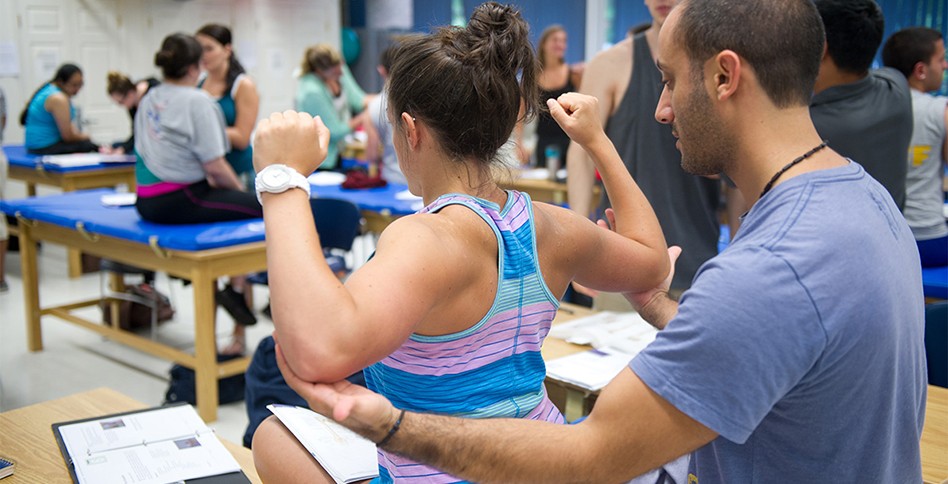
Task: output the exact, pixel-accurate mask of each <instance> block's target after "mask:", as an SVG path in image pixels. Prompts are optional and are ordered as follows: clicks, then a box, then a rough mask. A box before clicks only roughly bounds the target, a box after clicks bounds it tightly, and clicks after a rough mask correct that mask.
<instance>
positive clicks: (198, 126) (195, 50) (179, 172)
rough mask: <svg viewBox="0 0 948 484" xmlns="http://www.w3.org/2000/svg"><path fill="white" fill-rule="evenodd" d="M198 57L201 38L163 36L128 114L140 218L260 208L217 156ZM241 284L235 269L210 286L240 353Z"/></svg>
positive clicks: (219, 129)
mask: <svg viewBox="0 0 948 484" xmlns="http://www.w3.org/2000/svg"><path fill="white" fill-rule="evenodd" d="M200 60H201V45H200V44H199V43H198V42H197V40H195V39H194V37H191V36H190V35H186V34H180V33H179V34H172V35H169V36H168V37H165V39H164V42H162V44H161V50H160V51H158V53H157V54H155V65H156V66H158V67H160V68H161V71H162V73H163V74H164V79H163V80H162V83H161V84H160V85H158V86H156V87H154V88H152V89H151V91H149V92H148V94H147V95H146V96H145V98H144V99H142V101H141V103H140V104H139V107H138V113H137V114H136V115H135V132H136V133H138V136H136V137H135V153H136V155H137V156H138V161H137V164H136V166H135V179H136V182H137V188H136V191H137V193H138V200H137V202H136V203H135V207H136V208H137V209H138V213H139V214H140V215H141V217H142V218H143V219H145V220H149V221H152V222H157V223H162V224H191V223H207V222H220V221H226V220H241V219H247V218H257V217H260V216H261V215H262V213H261V210H260V204H259V203H258V202H257V199H256V197H255V196H254V195H253V194H251V193H248V192H246V191H244V189H243V185H242V184H241V183H240V180H238V179H237V175H236V174H235V173H234V169H233V168H231V166H230V164H228V163H227V160H225V159H224V153H226V152H227V148H228V145H227V135H226V134H225V132H224V117H223V115H222V114H221V110H220V107H218V105H217V103H215V102H214V100H213V99H211V97H210V96H208V95H207V93H205V92H204V91H202V90H200V89H197V82H198V77H199V75H200V72H201V70H200V67H199V66H198V64H199V62H200ZM245 287H248V286H247V284H246V281H245V277H240V278H237V277H234V278H232V279H231V285H229V286H227V287H226V288H225V289H224V291H222V292H219V293H218V294H217V296H218V298H217V299H218V302H219V303H220V304H221V305H222V306H224V308H225V309H226V310H227V311H228V312H229V313H230V315H231V316H232V317H233V318H234V319H235V320H236V322H237V325H235V327H234V341H233V343H232V344H231V346H229V347H228V348H227V349H225V350H223V351H222V353H225V354H236V353H242V352H243V350H244V326H246V325H251V324H254V323H256V322H257V319H256V317H255V316H254V314H253V312H252V311H251V310H250V308H249V307H247V305H246V303H245V302H244V299H243V295H242V294H240V292H241V291H243V290H245Z"/></svg>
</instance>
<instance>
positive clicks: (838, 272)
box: [630, 163, 927, 484]
mask: <svg viewBox="0 0 948 484" xmlns="http://www.w3.org/2000/svg"><path fill="white" fill-rule="evenodd" d="M921 288H922V284H921V271H920V264H919V259H918V250H917V249H916V247H915V242H914V238H913V237H912V232H911V231H910V230H909V228H908V225H907V224H906V223H905V220H904V219H903V218H902V216H901V214H900V213H899V210H898V208H897V207H896V206H895V203H893V201H892V197H891V196H889V194H888V192H886V190H885V188H883V187H882V185H880V184H879V183H878V182H876V181H875V180H874V179H872V178H871V177H870V176H868V175H867V174H866V172H865V171H864V170H863V168H862V167H861V166H859V165H858V164H856V163H850V164H849V165H848V166H845V167H840V168H835V169H830V170H823V171H817V172H810V173H806V174H803V175H800V176H797V177H794V178H792V179H789V180H787V181H786V182H784V183H781V184H780V185H778V186H777V187H775V188H774V189H773V191H771V192H770V193H768V194H767V195H766V196H765V197H763V198H762V199H761V200H759V201H758V202H757V203H756V204H755V205H754V206H753V207H752V208H751V210H750V212H749V213H748V214H747V215H746V216H745V218H744V220H743V223H742V226H741V229H740V230H739V231H738V233H737V237H736V238H735V239H734V241H733V242H732V244H731V245H730V247H728V248H727V249H726V250H725V251H724V252H723V253H721V254H720V255H718V256H717V257H715V258H713V259H711V260H709V261H708V262H707V263H705V264H704V265H703V266H702V267H701V268H700V269H699V271H698V273H697V274H696V276H695V279H694V282H693V284H692V286H691V289H690V290H688V291H686V292H685V293H684V294H683V296H682V299H681V303H680V305H679V308H678V314H677V316H676V317H675V318H674V319H673V320H672V321H671V322H669V324H668V325H667V326H666V328H665V329H664V330H663V331H660V332H659V334H658V337H657V338H656V340H655V342H654V343H652V344H651V345H650V346H648V347H647V348H646V349H645V350H644V351H642V352H641V353H640V354H639V355H638V356H637V357H636V358H635V359H633V360H632V362H631V363H630V367H631V368H632V370H633V371H634V372H635V373H636V374H637V375H638V376H639V377H640V378H641V379H642V380H643V381H644V382H645V383H646V384H647V385H648V386H649V387H650V388H651V389H652V390H654V391H655V392H657V393H658V394H659V395H661V396H662V397H663V398H664V399H665V400H667V401H668V402H669V403H671V404H672V405H674V406H675V407H676V408H678V409H679V410H681V411H682V412H684V413H685V414H687V415H689V416H690V417H692V418H693V419H695V420H697V421H698V422H701V423H702V424H703V425H705V426H707V427H708V428H710V429H711V430H713V431H715V432H717V433H718V434H719V437H718V438H716V439H715V440H713V441H712V442H711V443H709V444H708V445H706V446H704V447H702V448H700V449H698V450H697V451H695V453H694V455H693V459H692V464H691V465H692V473H693V474H695V475H696V476H697V479H698V481H697V482H699V483H700V484H709V483H718V482H757V483H759V482H878V483H907V482H921V480H922V476H921V464H920V456H919V438H920V436H921V432H922V425H923V420H924V411H925V410H924V409H925V397H926V381H927V376H926V366H925V349H924V300H923V297H922V290H921Z"/></svg>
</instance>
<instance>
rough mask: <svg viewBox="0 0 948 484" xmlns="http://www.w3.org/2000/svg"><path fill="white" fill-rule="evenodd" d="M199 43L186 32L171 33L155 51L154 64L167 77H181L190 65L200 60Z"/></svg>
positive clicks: (185, 73)
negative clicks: (159, 48)
mask: <svg viewBox="0 0 948 484" xmlns="http://www.w3.org/2000/svg"><path fill="white" fill-rule="evenodd" d="M202 53H203V51H202V49H201V44H199V43H198V41H197V40H195V39H194V37H191V36H190V35H188V34H182V33H177V34H171V35H169V36H167V37H165V40H163V41H162V42H161V50H159V51H158V52H156V53H155V65H156V66H158V67H160V68H161V73H162V74H163V75H164V76H165V78H167V79H181V78H182V77H184V76H186V75H187V74H188V69H190V68H191V66H196V65H198V63H200V62H201V54H202Z"/></svg>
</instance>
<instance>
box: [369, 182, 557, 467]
mask: <svg viewBox="0 0 948 484" xmlns="http://www.w3.org/2000/svg"><path fill="white" fill-rule="evenodd" d="M507 193H508V198H507V203H506V204H505V205H504V207H503V208H501V207H499V206H498V205H496V204H494V203H491V202H488V201H486V200H482V199H478V198H474V197H470V196H468V195H461V194H448V195H444V196H442V197H440V198H438V199H437V200H435V201H434V202H433V203H432V204H431V205H429V206H427V207H425V208H424V209H422V210H421V212H420V213H435V212H437V211H439V210H441V209H442V208H444V207H446V206H448V205H463V206H465V207H468V208H470V209H471V210H472V211H474V212H475V213H477V214H478V215H480V217H481V218H482V219H484V221H485V222H486V223H487V224H488V225H490V226H491V228H492V229H493V231H494V233H495V235H496V237H497V243H498V248H499V253H500V257H499V261H498V289H497V295H496V296H495V298H494V302H493V304H492V306H491V308H490V310H489V311H488V313H487V314H486V315H484V317H483V318H482V319H481V321H479V322H478V323H477V324H475V325H473V326H471V327H470V328H468V329H466V330H464V331H461V332H457V333H453V334H448V335H439V336H423V335H417V334H416V335H412V336H411V337H410V338H409V339H408V341H406V342H405V343H404V344H403V345H402V346H401V347H400V348H399V349H397V350H396V351H395V352H394V353H392V354H391V355H389V356H388V357H386V358H385V359H383V360H382V361H380V362H378V363H376V364H374V365H372V366H370V367H369V368H366V370H365V376H366V383H367V384H368V386H369V388H371V389H372V390H374V391H377V392H379V393H381V394H382V395H385V396H386V397H387V398H389V399H390V400H391V401H392V403H394V404H395V405H396V406H398V407H400V408H405V409H408V410H414V411H419V412H430V413H440V414H449V415H457V416H462V417H469V418H528V419H534V420H545V421H550V422H556V423H563V422H564V419H563V416H562V415H561V414H560V412H559V410H557V409H556V407H555V406H554V405H553V404H552V402H550V400H549V398H547V396H546V392H545V390H544V387H543V379H544V378H545V377H546V366H545V365H544V363H543V358H542V356H541V354H540V347H541V345H542V344H543V339H544V338H545V337H546V335H547V333H549V331H550V324H551V322H552V321H553V317H554V316H555V314H556V309H557V307H558V306H559V303H558V301H557V298H556V297H555V296H553V294H552V293H551V292H550V290H549V289H548V288H547V287H546V283H545V281H544V280H543V276H542V274H541V273H540V268H539V264H538V262H537V261H538V258H537V253H536V235H535V230H534V226H533V210H532V204H531V202H530V198H529V196H527V195H526V194H523V193H520V192H515V191H509V192H507ZM379 466H380V479H379V481H381V482H389V481H391V480H397V481H398V482H408V483H411V482H434V483H439V482H459V480H458V479H457V478H455V477H452V476H450V475H448V474H444V473H441V472H439V471H437V470H436V469H433V468H430V467H427V466H424V465H421V464H418V463H416V462H413V461H410V460H408V459H404V458H402V457H399V456H395V455H391V454H388V453H386V452H384V451H379Z"/></svg>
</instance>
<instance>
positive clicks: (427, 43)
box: [253, 3, 670, 482]
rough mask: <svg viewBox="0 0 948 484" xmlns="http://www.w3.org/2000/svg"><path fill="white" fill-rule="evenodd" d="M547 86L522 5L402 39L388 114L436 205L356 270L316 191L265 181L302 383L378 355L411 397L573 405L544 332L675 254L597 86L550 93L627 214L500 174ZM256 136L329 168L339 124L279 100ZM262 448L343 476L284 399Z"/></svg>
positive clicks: (278, 467) (506, 406)
mask: <svg viewBox="0 0 948 484" xmlns="http://www.w3.org/2000/svg"><path fill="white" fill-rule="evenodd" d="M537 99H538V95H537V62H536V59H535V57H534V53H533V49H532V48H531V45H530V42H529V39H528V28H527V24H526V23H525V22H524V20H523V18H522V17H521V15H520V13H519V12H517V11H516V10H515V9H514V8H512V7H510V6H502V5H499V4H496V3H487V4H484V5H481V6H480V7H478V8H477V9H476V10H475V11H474V13H473V14H472V16H471V19H470V22H469V23H468V26H467V27H465V28H458V27H447V28H443V29H440V30H438V31H436V32H435V33H433V34H430V35H426V36H417V37H412V38H408V39H405V40H403V41H402V42H400V44H399V46H398V48H397V51H396V53H395V56H394V63H393V65H392V70H391V77H390V80H389V85H388V103H389V104H388V106H389V112H388V116H389V118H390V120H391V121H392V125H393V130H394V144H395V149H396V152H397V155H398V161H399V165H400V167H401V169H402V171H403V172H404V173H405V176H406V178H407V180H408V186H409V189H410V190H411V191H412V193H415V194H416V195H419V196H421V197H422V198H423V199H424V202H425V204H426V207H425V208H424V209H422V210H421V211H419V212H418V213H417V214H415V215H411V216H407V217H403V218H400V219H398V220H396V221H395V222H394V223H392V224H391V225H390V226H389V227H388V228H387V229H386V230H385V232H383V233H382V235H381V237H380V238H379V241H378V245H377V250H376V253H375V256H374V257H373V258H372V259H371V260H369V261H368V262H367V263H366V264H365V265H364V266H362V267H361V268H360V269H359V270H357V271H356V272H355V273H353V274H352V275H351V276H350V277H349V279H348V280H347V281H346V282H345V284H340V283H339V281H338V280H337V279H336V277H335V275H334V274H333V273H332V271H330V270H329V268H328V267H327V265H326V263H325V261H324V260H323V258H322V257H320V256H319V254H321V253H322V252H321V250H320V247H319V238H318V237H317V234H316V233H315V229H314V224H313V221H312V218H311V217H312V215H311V212H310V209H309V204H308V203H307V197H306V195H305V193H304V192H303V191H302V190H288V191H283V192H281V193H263V194H262V201H263V209H264V220H265V223H266V231H267V259H268V267H269V274H270V291H271V297H272V299H271V305H272V311H273V321H274V325H275V327H276V337H277V342H278V349H279V351H278V355H279V356H278V358H280V359H281V364H282V368H283V369H284V375H285V376H286V378H287V381H288V382H289V383H290V384H291V386H294V387H296V388H297V390H298V391H300V390H301V388H303V387H305V386H307V385H311V384H313V383H332V382H338V381H340V380H343V379H344V378H345V377H346V376H348V375H349V374H351V373H353V372H355V371H358V370H360V369H363V368H365V375H366V382H367V385H368V387H369V388H370V389H372V390H375V391H377V392H379V393H381V394H382V395H384V396H385V397H387V398H388V399H390V400H391V401H392V402H393V403H394V404H395V405H396V406H398V407H399V408H404V409H410V410H414V411H421V412H434V413H443V414H451V415H459V416H466V417H471V418H495V417H508V418H525V419H542V420H546V421H552V422H563V417H562V415H561V414H560V412H559V411H558V410H557V409H556V408H555V407H554V406H553V405H552V404H551V403H550V400H549V399H548V398H547V397H546V394H545V391H544V387H543V379H544V376H545V373H546V371H545V367H544V364H543V359H542V357H541V355H540V345H541V344H542V342H543V338H544V337H545V336H546V335H547V332H548V331H549V329H550V322H551V321H552V319H553V317H554V315H555V313H556V309H557V307H558V305H559V304H558V299H559V297H561V296H562V295H563V293H564V292H565V290H566V288H567V285H568V284H570V282H571V281H573V280H576V281H577V282H579V283H581V284H583V285H585V286H588V287H593V288H596V289H600V290H605V291H619V290H634V289H636V288H640V289H641V290H645V289H647V288H651V287H654V286H655V285H657V284H658V283H659V282H660V281H661V280H662V279H663V278H664V277H665V276H666V275H667V274H668V272H669V269H670V264H669V257H668V253H667V251H666V247H665V240H664V237H663V235H662V231H661V228H660V227H659V224H658V221H657V220H656V218H655V215H654V213H653V212H652V209H651V207H650V206H649V204H648V202H647V201H646V199H645V197H644V196H643V195H642V192H641V191H640V190H639V189H638V187H637V186H636V184H635V182H634V181H633V180H632V178H631V176H630V175H629V173H628V171H627V170H626V169H625V168H624V167H623V165H622V162H621V161H620V160H619V157H618V155H617V154H616V152H615V149H614V148H613V146H612V144H611V143H610V142H609V140H608V139H607V138H606V136H605V134H604V133H603V131H602V127H601V126H600V124H599V121H598V114H597V109H598V108H597V106H596V101H595V99H594V98H591V97H587V96H580V95H578V94H573V93H570V94H565V95H563V96H561V97H560V98H559V100H558V101H553V100H551V101H550V103H549V107H550V110H551V111H552V114H553V116H554V118H555V119H556V120H557V121H558V122H559V123H560V124H561V125H562V126H563V128H564V130H565V131H566V132H567V133H568V134H569V135H570V136H571V137H572V139H573V140H574V141H576V142H577V143H579V144H580V145H581V146H582V147H583V148H585V149H586V150H587V151H588V152H589V153H590V155H591V157H592V158H594V159H595V160H596V162H597V166H598V168H599V171H600V172H601V173H602V174H603V179H604V182H605V187H606V190H607V192H608V193H609V195H610V199H611V201H612V206H613V207H614V208H615V223H614V226H615V229H616V230H615V231H614V232H613V231H610V230H605V229H603V228H601V227H597V226H596V224H594V223H592V222H590V221H589V220H587V219H586V218H585V217H583V216H581V215H578V214H576V213H574V212H571V211H570V210H568V209H565V208H562V207H557V206H554V205H549V204H545V203H538V202H532V201H531V200H530V198H529V196H527V195H526V194H524V193H520V192H516V191H510V190H503V189H501V188H500V187H499V186H498V185H497V183H496V182H495V181H494V179H493V178H492V170H491V163H492V161H493V160H495V158H496V157H497V156H496V155H497V152H498V150H499V149H500V147H501V146H502V145H503V144H504V143H505V142H506V141H507V139H508V138H509V136H510V134H511V131H512V130H513V128H514V124H515V123H516V122H517V116H518V109H519V107H520V104H521V100H523V103H524V105H525V106H526V111H527V113H528V114H530V115H532V114H534V113H535V112H536V111H537V108H538V107H539V106H538V105H537ZM256 136H257V138H256V141H255V151H254V154H255V157H254V163H255V165H256V168H257V171H258V173H261V174H263V173H264V170H267V169H268V167H269V166H270V165H274V164H286V165H289V167H290V168H292V169H294V170H296V171H298V172H299V173H301V174H309V173H311V172H312V171H313V170H315V169H316V167H317V165H318V161H320V160H322V159H323V158H325V156H326V146H327V143H328V139H329V133H328V130H327V129H326V128H325V126H324V125H323V124H322V122H321V121H320V120H319V118H316V119H315V120H313V119H312V118H311V117H310V116H309V115H307V114H305V113H295V112H290V111H287V112H285V113H276V114H273V115H271V116H270V118H269V119H268V120H265V121H263V122H262V123H261V124H260V125H259V126H258V128H257V135H256ZM261 176H263V175H261ZM630 268H631V270H630ZM336 385H337V386H339V385H344V384H342V383H338V384H336ZM300 392H301V394H303V395H304V397H305V396H306V392H305V391H300ZM373 437H374V438H375V440H376V441H380V440H381V439H382V438H383V437H384V436H381V435H380V436H373ZM253 449H254V458H255V461H256V465H257V468H258V471H259V472H260V474H261V476H262V477H263V478H264V480H266V481H268V482H293V481H305V482H320V481H321V479H327V478H328V475H326V474H325V473H324V471H323V470H322V468H321V467H320V466H319V465H318V464H317V463H316V461H315V460H313V458H312V457H310V456H309V454H308V453H306V451H305V450H304V449H303V448H302V447H301V446H300V445H299V444H298V443H297V441H296V439H295V438H294V437H293V436H292V435H291V434H290V433H289V432H288V431H287V430H286V429H285V427H283V426H282V424H280V423H279V421H278V420H275V419H273V418H272V417H271V419H270V420H268V421H266V422H264V423H263V424H262V425H261V426H260V427H259V428H258V429H257V431H256V434H255V437H254V442H253ZM379 466H380V469H379V472H380V477H379V478H378V481H380V482H390V481H398V482H457V481H458V479H457V478H454V477H452V476H450V475H447V474H444V473H441V472H439V471H437V470H436V469H432V468H429V467H426V466H423V465H420V464H417V463H415V462H412V461H409V460H407V459H404V458H401V457H399V456H396V455H393V454H389V453H387V452H386V451H385V450H384V445H383V446H382V449H381V450H380V451H379Z"/></svg>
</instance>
